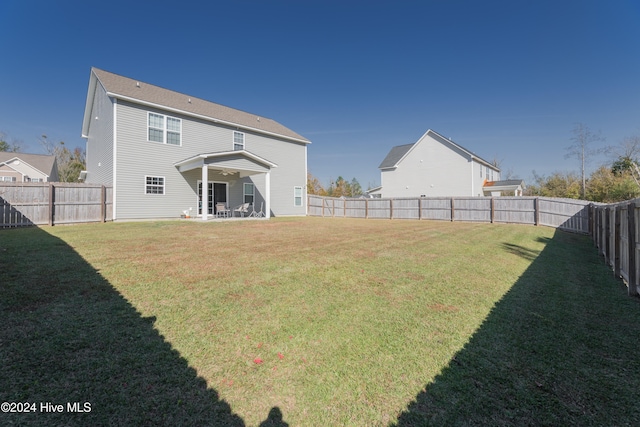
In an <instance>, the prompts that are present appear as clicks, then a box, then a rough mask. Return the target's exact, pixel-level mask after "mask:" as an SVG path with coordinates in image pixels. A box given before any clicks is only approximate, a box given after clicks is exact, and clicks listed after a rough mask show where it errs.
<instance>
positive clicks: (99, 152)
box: [85, 85, 113, 185]
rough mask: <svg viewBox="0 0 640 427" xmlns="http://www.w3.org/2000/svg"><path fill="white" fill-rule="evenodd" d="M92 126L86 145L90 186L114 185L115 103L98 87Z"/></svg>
mask: <svg viewBox="0 0 640 427" xmlns="http://www.w3.org/2000/svg"><path fill="white" fill-rule="evenodd" d="M90 117H91V124H90V127H89V135H88V138H87V145H86V159H87V164H86V167H87V178H86V179H85V182H87V183H90V184H104V185H112V184H113V102H112V101H111V99H109V97H108V96H107V94H106V93H105V91H104V89H103V88H102V86H100V85H98V87H97V88H96V91H95V93H94V99H93V103H92V110H91V116H90Z"/></svg>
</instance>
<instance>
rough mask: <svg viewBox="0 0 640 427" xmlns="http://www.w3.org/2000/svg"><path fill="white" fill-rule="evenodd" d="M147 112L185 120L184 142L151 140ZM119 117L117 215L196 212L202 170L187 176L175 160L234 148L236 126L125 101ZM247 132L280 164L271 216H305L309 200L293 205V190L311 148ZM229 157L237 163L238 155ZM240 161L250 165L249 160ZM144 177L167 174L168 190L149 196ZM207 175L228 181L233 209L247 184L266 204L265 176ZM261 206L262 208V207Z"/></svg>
mask: <svg viewBox="0 0 640 427" xmlns="http://www.w3.org/2000/svg"><path fill="white" fill-rule="evenodd" d="M148 112H154V113H158V114H165V115H169V116H171V117H176V118H179V119H182V134H181V146H175V145H167V144H161V143H157V142H149V141H147V113H148ZM117 120H118V123H117V127H116V129H117V141H118V143H117V171H116V174H117V176H116V188H117V193H116V196H115V197H116V209H117V212H116V214H115V215H116V219H135V218H140V219H142V218H174V217H178V216H179V215H180V214H181V213H182V211H184V210H187V209H189V207H192V208H193V211H192V215H195V214H196V211H197V182H198V181H199V180H201V179H202V173H201V170H199V169H196V170H191V171H188V172H185V173H184V174H182V173H180V172H179V171H178V169H177V168H176V167H175V166H174V163H176V162H178V161H181V160H184V159H188V158H190V157H192V156H195V155H198V154H203V153H216V152H223V151H232V150H233V131H234V130H236V128H233V127H226V126H220V125H217V124H214V123H211V122H207V121H204V120H197V119H193V118H190V117H186V116H181V115H177V114H173V113H165V112H164V111H162V110H155V109H151V108H147V107H143V106H140V105H137V104H133V103H128V102H124V101H119V102H118V104H117ZM244 133H245V150H246V151H249V152H251V153H253V154H255V155H257V156H260V157H262V158H264V159H265V160H268V161H270V162H272V163H275V164H276V165H277V166H278V167H276V168H272V169H271V211H272V214H273V215H276V216H277V215H305V213H306V206H304V204H303V206H302V207H294V199H293V188H294V186H302V187H303V188H304V186H305V185H306V163H305V162H306V146H305V145H304V144H296V143H292V142H289V141H285V140H279V139H275V138H272V137H267V136H263V135H260V134H256V133H251V132H247V131H244ZM228 161H229V162H231V163H233V162H234V160H233V159H230V160H228ZM239 161H242V162H244V163H246V162H247V159H242V160H239ZM236 166H237V165H236ZM230 167H232V166H231V165H230ZM259 167H264V166H262V165H256V168H257V169H256V170H259V169H258V168H259ZM145 176H161V177H164V178H165V194H164V195H156V194H154V195H147V194H145ZM208 179H209V181H215V182H229V184H230V185H229V186H228V189H229V200H228V201H227V203H228V204H229V206H231V207H233V206H236V205H238V204H240V203H242V200H243V199H242V198H243V194H242V187H243V186H242V183H243V182H254V184H255V186H256V187H255V196H256V203H260V202H264V194H265V181H264V174H258V175H252V176H250V177H245V178H238V176H237V175H235V176H222V175H220V174H218V173H216V172H215V171H213V170H209V173H208ZM305 196H306V195H305ZM303 200H306V198H303ZM256 207H257V209H259V208H260V205H259V204H257V206H256Z"/></svg>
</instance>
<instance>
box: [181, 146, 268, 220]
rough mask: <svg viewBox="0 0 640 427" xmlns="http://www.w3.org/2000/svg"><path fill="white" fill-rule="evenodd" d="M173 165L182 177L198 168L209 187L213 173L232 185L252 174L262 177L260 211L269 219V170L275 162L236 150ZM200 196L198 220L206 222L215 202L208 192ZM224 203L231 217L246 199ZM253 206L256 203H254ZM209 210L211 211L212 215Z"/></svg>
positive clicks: (212, 215) (203, 181)
mask: <svg viewBox="0 0 640 427" xmlns="http://www.w3.org/2000/svg"><path fill="white" fill-rule="evenodd" d="M174 166H175V167H176V168H177V169H178V171H179V172H180V173H182V174H184V173H185V172H188V171H192V170H195V169H200V170H201V172H202V180H201V183H208V185H209V186H210V184H212V183H211V181H210V180H209V172H210V171H215V172H216V173H217V174H218V175H222V176H224V177H226V179H227V180H228V181H229V182H231V183H232V182H234V181H237V180H241V179H242V178H246V177H249V176H253V175H264V188H261V189H260V190H262V191H263V193H262V194H263V199H264V207H263V208H262V209H261V211H262V212H263V213H264V217H265V218H269V217H270V215H271V169H273V168H276V167H278V166H277V165H276V164H275V163H273V162H270V161H269V160H266V159H264V158H262V157H260V156H257V155H255V154H253V153H250V152H249V151H246V150H236V151H224V152H217V153H204V154H198V155H196V156H193V157H189V158H187V159H184V160H181V161H179V162H176V163H174ZM246 183H252V184H253V185H254V188H255V186H256V185H255V183H253V181H246ZM199 193H200V194H201V202H200V203H201V207H202V212H201V213H200V216H201V219H202V220H203V221H206V220H207V219H209V217H216V212H215V207H213V204H214V203H215V201H214V200H211V199H210V195H209V191H205V190H204V189H202V188H199ZM225 199H226V196H225ZM225 203H226V205H227V208H228V209H229V211H231V214H233V210H234V207H237V206H240V205H242V204H244V203H245V200H244V199H242V200H241V199H237V200H235V199H233V198H231V200H225ZM253 203H254V204H255V200H254V201H253ZM205 207H206V211H205ZM253 210H254V211H255V210H256V206H253ZM209 211H211V213H210V212H209Z"/></svg>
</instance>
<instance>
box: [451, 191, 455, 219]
mask: <svg viewBox="0 0 640 427" xmlns="http://www.w3.org/2000/svg"><path fill="white" fill-rule="evenodd" d="M453 201H454V198H453V197H452V198H451V222H453V220H454V218H453V216H454V215H455V212H456V210H455V207H454V206H453V205H454V203H453Z"/></svg>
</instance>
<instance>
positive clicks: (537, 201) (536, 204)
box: [533, 197, 540, 226]
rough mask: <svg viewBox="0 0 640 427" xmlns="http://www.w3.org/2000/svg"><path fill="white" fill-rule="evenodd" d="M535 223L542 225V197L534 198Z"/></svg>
mask: <svg viewBox="0 0 640 427" xmlns="http://www.w3.org/2000/svg"><path fill="white" fill-rule="evenodd" d="M533 223H534V224H533V225H536V226H538V225H540V198H539V197H536V198H535V199H533Z"/></svg>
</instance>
